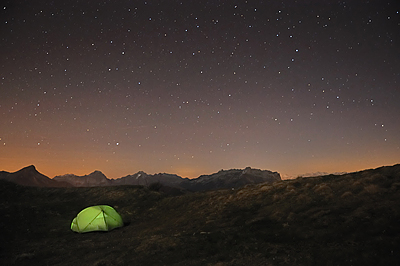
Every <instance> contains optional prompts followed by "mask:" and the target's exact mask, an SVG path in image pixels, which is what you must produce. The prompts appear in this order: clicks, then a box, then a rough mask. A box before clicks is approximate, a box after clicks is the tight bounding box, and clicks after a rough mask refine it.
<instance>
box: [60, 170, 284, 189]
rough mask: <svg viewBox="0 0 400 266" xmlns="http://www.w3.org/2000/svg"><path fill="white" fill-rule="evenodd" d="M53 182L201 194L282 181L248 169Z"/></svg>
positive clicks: (64, 178) (98, 176)
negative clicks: (172, 189)
mask: <svg viewBox="0 0 400 266" xmlns="http://www.w3.org/2000/svg"><path fill="white" fill-rule="evenodd" d="M54 180H57V181H64V182H68V183H70V184H71V185H73V186H75V187H97V186H118V185H142V186H149V185H150V184H153V183H157V182H159V183H160V184H162V185H163V186H168V187H175V188H180V189H185V190H189V191H204V190H215V189H222V188H238V187H241V186H244V185H247V184H258V183H264V182H275V181H280V180H281V177H280V175H279V173H277V172H271V171H268V170H259V169H252V168H250V167H247V168H246V169H244V170H240V169H231V170H221V171H219V172H218V173H215V174H211V175H202V176H200V177H198V178H194V179H188V178H182V177H180V176H178V175H173V174H166V173H160V174H155V175H149V174H146V173H145V172H142V171H140V172H137V173H136V174H133V175H127V176H124V177H121V178H118V179H108V178H107V177H106V176H105V175H104V174H103V173H101V172H100V171H95V172H93V173H91V174H89V175H85V176H76V175H71V174H69V175H63V176H56V177H54Z"/></svg>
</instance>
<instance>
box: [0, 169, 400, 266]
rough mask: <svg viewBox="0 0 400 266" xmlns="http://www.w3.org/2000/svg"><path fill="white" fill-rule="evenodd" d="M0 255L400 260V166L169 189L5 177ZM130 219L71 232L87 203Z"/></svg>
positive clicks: (213, 261)
mask: <svg viewBox="0 0 400 266" xmlns="http://www.w3.org/2000/svg"><path fill="white" fill-rule="evenodd" d="M0 192H1V194H0V211H1V214H2V219H0V228H2V233H1V236H0V248H1V250H0V264H1V265H98V266H100V265H246V264H247V265H400V253H399V248H398V247H399V246H400V166H395V167H387V168H382V169H378V170H373V171H366V172H360V173H356V174H349V175H344V176H333V175H330V176H325V177H317V178H299V179H296V180H287V181H281V182H276V183H274V184H272V185H271V184H269V185H267V184H261V185H254V186H247V187H245V188H242V189H239V190H219V191H212V192H204V193H193V194H187V195H183V196H174V197H172V196H168V195H165V194H162V193H159V192H156V191H150V190H148V189H146V188H143V187H135V186H123V187H98V188H29V187H21V186H16V185H14V184H11V183H7V182H1V183H0ZM95 204H108V205H111V206H114V207H115V208H116V209H117V211H118V212H119V213H120V214H121V215H122V217H123V219H124V221H125V222H126V223H128V225H127V226H125V227H123V228H120V229H117V230H114V231H111V232H108V233H103V232H93V233H87V234H77V233H73V232H72V231H71V230H70V229H69V227H70V223H71V221H72V219H73V218H74V217H75V215H76V214H77V212H79V211H80V210H81V209H83V208H85V207H87V206H90V205H95Z"/></svg>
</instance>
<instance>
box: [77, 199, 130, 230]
mask: <svg viewBox="0 0 400 266" xmlns="http://www.w3.org/2000/svg"><path fill="white" fill-rule="evenodd" d="M123 225H124V222H123V221H122V218H121V215H119V214H118V212H117V211H116V210H114V208H112V207H110V206H107V205H97V206H91V207H87V208H86V209H83V210H82V211H81V212H80V213H78V215H77V216H76V217H75V218H74V219H73V220H72V223H71V230H72V231H75V232H78V233H86V232H92V231H111V230H112V229H114V228H117V227H122V226H123Z"/></svg>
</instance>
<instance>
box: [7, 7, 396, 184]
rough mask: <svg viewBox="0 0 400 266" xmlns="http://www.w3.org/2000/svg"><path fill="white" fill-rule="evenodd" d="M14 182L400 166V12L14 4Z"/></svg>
mask: <svg viewBox="0 0 400 266" xmlns="http://www.w3.org/2000/svg"><path fill="white" fill-rule="evenodd" d="M1 3H2V4H1V6H0V8H1V10H0V33H1V36H0V38H1V41H0V170H5V171H10V172H13V171H17V170H19V169H20V168H22V167H25V166H28V165H31V164H34V165H35V166H36V168H37V169H38V170H39V171H40V172H42V173H43V174H45V175H47V176H49V177H53V176H55V175H62V174H66V173H74V174H77V175H84V174H88V173H90V172H92V171H94V170H100V171H102V172H103V173H104V174H105V175H106V176H107V177H109V178H118V177H121V176H125V175H128V174H133V173H136V172H137V171H139V170H143V171H145V172H147V173H149V174H153V173H159V172H166V173H175V174H178V175H181V176H183V177H197V176H199V175H200V174H210V173H214V172H217V171H219V170H221V169H231V168H236V169H238V168H245V167H247V166H250V167H253V168H260V169H268V170H272V171H278V172H279V173H281V174H283V175H285V176H286V175H288V176H294V177H295V176H297V175H300V174H304V173H307V172H316V171H324V172H341V171H358V170H362V169H366V168H374V167H379V166H382V165H392V164H395V163H399V162H400V134H399V132H400V3H399V2H398V1H396V0H393V1H383V0H379V1H378V0H377V1H358V0H357V1H327V0H325V1H323V0H318V1H317V0H315V1H313V0H298V1H294V0H287V1H267V0H266V1H251V0H248V1H233V0H232V1H218V0H213V1H203V0H196V1H191V0H187V1H161V0H159V1H155V0H154V1H123V0H118V1H88V0H86V1H72V0H71V1H61V0H56V1H48V0H46V1H36V0H35V1H30V0H29V1H28V0H26V1H20V0H16V1H2V2H1Z"/></svg>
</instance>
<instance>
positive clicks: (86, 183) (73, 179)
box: [53, 170, 112, 187]
mask: <svg viewBox="0 0 400 266" xmlns="http://www.w3.org/2000/svg"><path fill="white" fill-rule="evenodd" d="M53 180H56V181H63V182H67V183H69V184H71V185H72V186H74V187H103V186H111V185H112V180H111V179H108V178H107V177H106V176H105V175H104V174H103V173H102V172H100V171H97V170H96V171H94V172H93V173H90V174H89V175H84V176H77V175H73V174H67V175H61V176H55V177H54V178H53Z"/></svg>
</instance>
